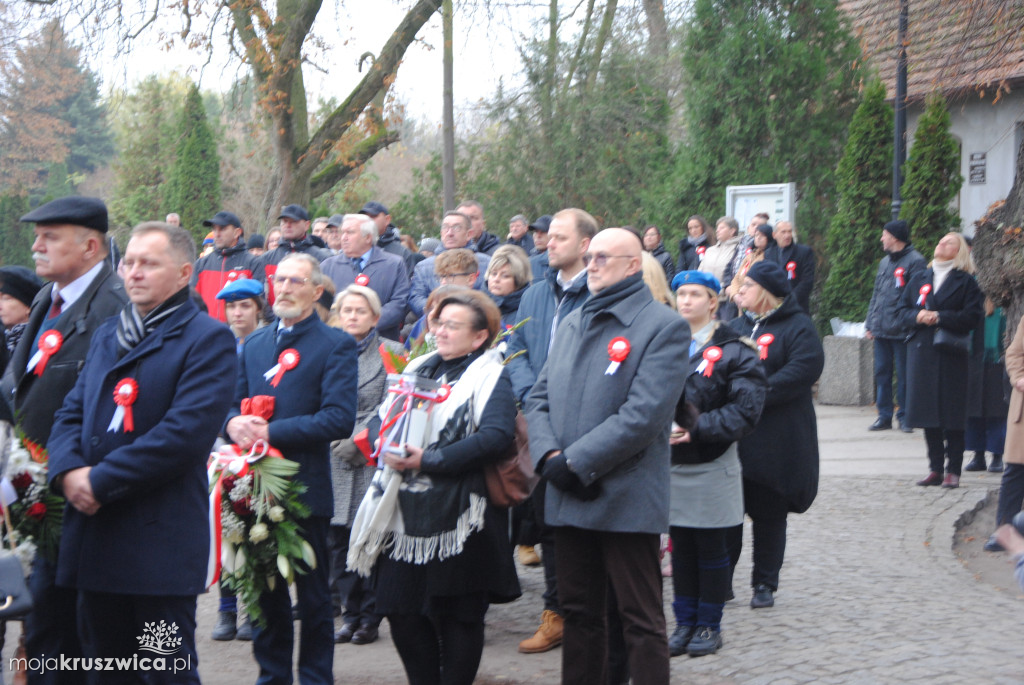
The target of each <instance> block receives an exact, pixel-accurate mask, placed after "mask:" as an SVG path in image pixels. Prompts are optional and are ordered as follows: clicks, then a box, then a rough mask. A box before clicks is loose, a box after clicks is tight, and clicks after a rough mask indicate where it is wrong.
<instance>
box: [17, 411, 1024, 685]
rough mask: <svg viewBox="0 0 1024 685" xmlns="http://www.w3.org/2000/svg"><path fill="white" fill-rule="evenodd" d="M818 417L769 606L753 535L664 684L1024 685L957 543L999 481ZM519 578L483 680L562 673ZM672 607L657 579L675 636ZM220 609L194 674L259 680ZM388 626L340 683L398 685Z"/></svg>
mask: <svg viewBox="0 0 1024 685" xmlns="http://www.w3.org/2000/svg"><path fill="white" fill-rule="evenodd" d="M818 417H819V431H820V445H821V452H822V463H821V470H822V478H821V488H820V492H819V494H818V498H817V500H816V501H815V503H814V506H812V507H811V509H810V511H809V512H808V513H806V514H804V515H802V516H792V517H790V525H789V544H788V548H787V551H786V563H785V566H784V567H783V570H782V582H781V587H780V590H779V592H778V594H777V596H776V605H775V607H774V608H772V609H762V610H757V611H753V610H751V609H750V608H749V607H748V601H749V597H750V590H749V588H748V587H747V583H746V582H745V581H746V579H747V578H748V577H749V575H748V574H749V572H750V562H749V557H747V556H746V552H747V551H749V548H750V541H749V539H748V540H747V541H746V546H745V557H744V559H743V560H741V562H740V566H739V568H738V569H737V574H736V580H735V591H736V595H737V598H736V600H734V601H732V602H730V603H729V604H727V605H726V612H725V618H724V623H723V627H724V631H725V632H724V634H723V635H724V639H725V646H724V647H723V649H722V650H721V651H720V652H719V653H718V654H717V655H713V656H708V657H703V658H700V659H690V658H688V657H686V656H682V657H677V658H675V659H673V660H672V682H673V683H696V684H698V685H711V684H719V683H721V684H726V683H744V684H766V685H767V684H769V683H770V684H771V685H786V684H789V683H866V684H867V683H871V684H874V683H929V685H938V684H942V683H951V684H952V683H958V684H959V683H1024V661H1022V659H1021V657H1020V656H1019V655H1018V653H1017V651H1018V650H1017V648H1018V647H1019V644H1020V639H1019V635H1020V630H1021V627H1022V625H1024V620H1022V619H1024V602H1022V600H1021V598H1020V596H1019V594H1018V593H1000V592H998V591H997V590H995V589H994V588H992V587H991V586H989V585H984V584H981V583H979V582H977V581H976V580H975V579H974V577H973V576H972V575H971V574H970V573H969V572H968V571H967V570H966V569H965V568H964V567H963V565H962V564H961V563H960V562H959V561H958V560H957V559H956V557H955V555H954V554H953V552H952V549H951V544H952V539H953V532H954V529H955V526H956V523H957V520H958V519H959V518H960V517H961V515H962V514H963V513H964V512H967V511H970V510H972V509H974V508H975V507H976V506H977V505H978V502H979V501H981V500H983V499H984V498H985V496H986V494H987V493H988V491H989V490H990V489H992V488H995V487H998V482H999V480H998V475H997V474H987V473H984V474H980V475H975V474H965V477H964V480H963V486H962V487H961V488H960V489H958V490H942V489H939V488H918V487H915V486H914V484H913V483H914V481H915V480H917V479H918V478H920V477H922V476H923V475H924V474H925V472H926V471H927V464H926V460H925V458H924V439H923V435H922V434H921V431H916V432H915V433H914V434H913V435H904V434H901V433H899V432H896V431H887V432H880V433H869V432H867V430H866V428H867V426H868V425H869V424H870V423H871V421H872V420H873V418H874V415H873V412H872V410H871V408H870V407H868V408H863V409H851V408H840V407H819V408H818ZM748 534H749V531H748ZM1007 573H1010V567H1009V566H1008V567H1007ZM521 580H522V584H523V589H524V596H523V597H522V598H521V599H520V600H519V601H517V602H515V603H513V604H509V605H503V606H495V607H492V608H491V611H490V612H489V614H488V617H487V623H488V625H487V631H488V632H487V646H486V648H485V650H484V658H483V663H482V665H481V668H480V676H479V678H478V680H477V682H478V683H483V684H488V685H492V684H497V683H558V682H559V674H560V658H561V652H560V650H554V651H552V652H549V653H547V654H540V655H520V654H518V653H517V652H516V646H517V644H518V642H519V640H520V639H522V638H524V637H527V636H529V635H530V634H532V632H533V630H534V629H535V628H536V625H537V619H538V617H539V613H540V593H541V591H542V585H543V579H542V575H541V572H540V570H539V569H521ZM670 601H671V590H670V586H669V584H668V583H666V614H667V615H668V616H669V617H670V618H669V625H670V630H671V627H672V625H673V624H672V620H671V609H670V605H669V602H670ZM215 612H216V597H214V596H212V595H207V596H204V597H201V598H200V615H199V633H200V638H201V642H200V646H199V653H200V659H201V665H200V672H201V674H202V677H203V680H204V682H206V683H207V684H210V683H215V684H225V685H226V684H228V683H231V684H234V683H252V682H255V676H256V667H255V664H254V662H253V661H252V658H251V648H250V645H249V644H248V643H239V642H232V643H214V642H211V641H209V640H208V639H207V637H206V636H208V635H209V632H210V630H211V629H212V626H213V621H214V618H215ZM386 626H387V623H386V622H385V623H384V625H383V626H382V628H383V631H382V639H381V640H379V641H378V642H377V643H375V644H373V645H369V646H364V647H356V646H351V645H344V646H339V647H338V648H337V650H336V652H335V667H334V673H335V682H336V683H360V684H361V683H372V684H373V685H389V684H391V683H396V684H397V683H404V682H406V681H405V678H404V673H403V671H402V668H401V663H400V661H399V660H398V657H397V654H396V652H395V650H394V647H393V645H392V644H391V641H390V639H389V638H388V637H387V630H386ZM11 637H13V636H12V635H11V631H9V639H10V638H11ZM8 651H9V649H8V650H5V654H6V653H7V652H8Z"/></svg>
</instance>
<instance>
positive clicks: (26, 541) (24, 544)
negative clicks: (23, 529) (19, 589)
mask: <svg viewBox="0 0 1024 685" xmlns="http://www.w3.org/2000/svg"><path fill="white" fill-rule="evenodd" d="M14 556H16V557H17V558H18V561H20V562H21V569H22V571H24V572H25V577H26V578H27V577H28V575H29V572H30V571H31V570H32V560H33V559H35V558H36V543H35V541H34V540H33V539H32V538H31V537H27V538H23V539H22V540H21V542H19V543H18V546H17V547H15V548H14Z"/></svg>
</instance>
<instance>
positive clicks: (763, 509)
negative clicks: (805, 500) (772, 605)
mask: <svg viewBox="0 0 1024 685" xmlns="http://www.w3.org/2000/svg"><path fill="white" fill-rule="evenodd" d="M743 507H744V509H745V510H746V512H747V516H749V517H750V520H751V521H752V522H753V530H754V554H753V557H754V568H753V571H751V574H750V586H751V587H754V586H757V585H767V586H768V587H770V588H771V589H772V591H773V592H774V591H775V590H778V589H779V572H780V571H781V570H782V562H783V560H784V558H785V556H786V516H787V515H788V514H789V508H788V506H787V504H786V498H785V497H783V496H782V494H781V493H778V492H776V491H774V490H772V489H771V488H767V487H765V486H763V485H760V484H758V483H755V482H753V481H749V480H747V479H746V478H744V479H743ZM726 544H727V547H728V549H729V563H730V565H731V567H732V569H733V571H734V572H735V569H736V564H737V563H738V562H739V560H740V552H741V551H742V550H743V525H742V524H741V525H738V526H735V527H733V528H730V529H728V532H727V534H726ZM731 578H732V574H730V587H731V586H732V584H731Z"/></svg>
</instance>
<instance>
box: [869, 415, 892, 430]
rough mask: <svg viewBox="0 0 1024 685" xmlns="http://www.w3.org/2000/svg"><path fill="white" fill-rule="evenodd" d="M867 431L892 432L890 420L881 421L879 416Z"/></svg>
mask: <svg viewBox="0 0 1024 685" xmlns="http://www.w3.org/2000/svg"><path fill="white" fill-rule="evenodd" d="M868 430H869V431H887V430H892V419H888V420H886V419H883V418H882V417H881V416H879V417H878V418H877V419H875V422H874V423H873V424H871V425H870V426H868Z"/></svg>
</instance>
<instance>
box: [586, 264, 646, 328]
mask: <svg viewBox="0 0 1024 685" xmlns="http://www.w3.org/2000/svg"><path fill="white" fill-rule="evenodd" d="M646 287H647V286H646V285H644V277H643V274H642V273H640V272H637V273H635V274H633V275H632V276H626V277H625V278H623V279H622V280H621V281H619V282H618V283H613V284H611V285H610V286H608V287H607V288H605V289H604V290H602V291H601V292H599V293H598V294H596V295H591V296H590V299H589V300H587V301H586V302H584V303H583V306H582V307H581V309H582V312H581V314H580V317H581V319H582V322H583V327H584V328H586V327H587V326H588V325H589V324H590V319H591V318H592V317H593V316H594V315H595V314H597V313H598V312H600V311H603V310H605V309H608V307H611V306H612V305H613V304H616V303H617V302H620V301H621V300H624V299H626V298H627V297H629V296H630V295H633V294H635V293H638V292H640V290H641V289H642V288H646Z"/></svg>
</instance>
